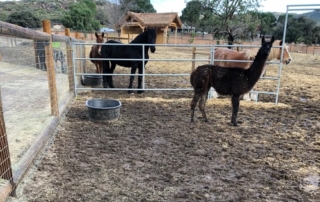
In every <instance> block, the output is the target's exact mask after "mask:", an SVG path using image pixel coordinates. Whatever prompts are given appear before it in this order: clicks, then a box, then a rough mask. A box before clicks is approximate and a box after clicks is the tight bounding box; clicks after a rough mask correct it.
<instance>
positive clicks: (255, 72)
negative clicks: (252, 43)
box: [245, 48, 268, 85]
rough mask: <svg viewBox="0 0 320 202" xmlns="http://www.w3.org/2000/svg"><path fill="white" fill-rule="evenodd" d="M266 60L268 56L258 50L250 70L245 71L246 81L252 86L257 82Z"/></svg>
mask: <svg viewBox="0 0 320 202" xmlns="http://www.w3.org/2000/svg"><path fill="white" fill-rule="evenodd" d="M267 59H268V55H265V54H263V53H262V48H260V49H259V51H258V53H257V55H256V57H255V59H254V60H253V63H252V64H251V66H250V68H249V69H247V70H245V73H246V75H247V77H248V81H249V82H252V85H254V84H255V83H256V82H257V81H258V80H259V78H260V76H261V74H262V71H263V68H264V65H265V63H266V61H267Z"/></svg>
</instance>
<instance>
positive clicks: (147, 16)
mask: <svg viewBox="0 0 320 202" xmlns="http://www.w3.org/2000/svg"><path fill="white" fill-rule="evenodd" d="M137 24H139V25H140V26H141V27H157V28H159V27H160V28H163V27H167V26H169V27H174V26H176V27H177V28H180V27H181V26H182V22H181V20H180V18H179V16H178V13H174V12H171V13H135V12H131V11H128V12H127V13H126V15H124V16H123V17H122V19H121V20H120V21H119V23H117V24H116V27H117V28H121V27H124V26H137Z"/></svg>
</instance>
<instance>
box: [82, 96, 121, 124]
mask: <svg viewBox="0 0 320 202" xmlns="http://www.w3.org/2000/svg"><path fill="white" fill-rule="evenodd" d="M86 106H87V108H88V112H89V120H90V121H93V122H106V121H107V122H110V121H116V120H117V119H118V118H119V116H120V108H121V102H120V101H119V100H112V99H91V100H87V101H86Z"/></svg>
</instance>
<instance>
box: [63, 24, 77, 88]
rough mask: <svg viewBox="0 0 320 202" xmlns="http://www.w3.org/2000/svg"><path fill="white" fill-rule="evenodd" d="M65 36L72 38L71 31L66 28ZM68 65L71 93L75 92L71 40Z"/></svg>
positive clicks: (68, 49)
mask: <svg viewBox="0 0 320 202" xmlns="http://www.w3.org/2000/svg"><path fill="white" fill-rule="evenodd" d="M64 34H65V35H66V36H68V37H70V29H69V28H65V29H64ZM67 64H68V80H69V90H70V92H74V84H75V80H74V72H73V50H72V46H71V39H70V41H69V42H68V43H67Z"/></svg>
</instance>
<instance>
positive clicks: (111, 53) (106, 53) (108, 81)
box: [101, 28, 157, 93]
mask: <svg viewBox="0 0 320 202" xmlns="http://www.w3.org/2000/svg"><path fill="white" fill-rule="evenodd" d="M156 37H157V36H156V30H155V29H150V28H149V29H146V30H145V31H144V32H142V33H141V34H139V35H138V36H137V37H136V38H135V39H134V40H132V41H131V42H130V43H129V44H128V45H103V46H102V47H101V57H102V58H109V59H118V58H119V59H128V60H103V64H102V66H103V68H102V69H103V73H104V74H112V73H113V71H114V69H115V68H116V65H120V66H123V67H129V68H131V74H132V75H131V76H130V83H129V88H131V89H132V83H133V80H134V74H135V73H136V70H137V69H138V72H139V77H138V88H140V89H142V73H143V63H142V61H138V60H135V59H143V53H144V58H145V59H146V61H145V62H144V64H147V62H148V60H147V59H149V54H148V52H149V48H150V50H151V52H152V53H154V52H155V51H156V48H155V43H156ZM111 43H113V44H119V43H120V42H118V41H114V40H109V41H107V42H106V43H105V44H111ZM132 44H146V45H145V46H144V51H143V48H142V46H138V45H132ZM131 59H134V60H131ZM110 63H111V67H110ZM103 87H104V88H108V87H110V88H114V85H113V81H112V76H107V75H104V76H103ZM132 92H133V91H132V90H129V91H128V93H132ZM143 92H144V91H143V90H139V91H138V93H143Z"/></svg>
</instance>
